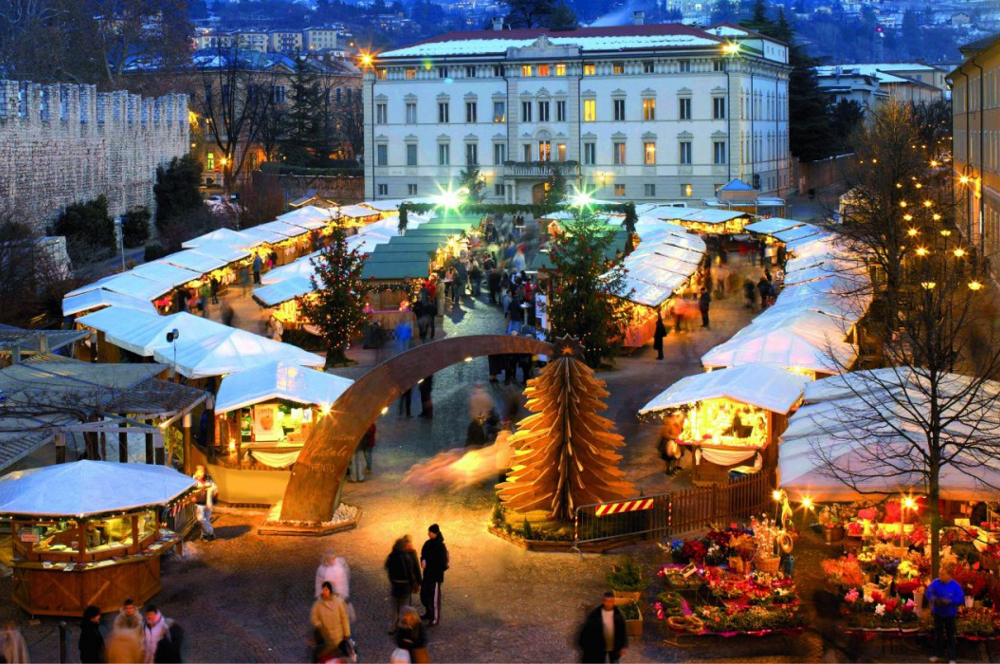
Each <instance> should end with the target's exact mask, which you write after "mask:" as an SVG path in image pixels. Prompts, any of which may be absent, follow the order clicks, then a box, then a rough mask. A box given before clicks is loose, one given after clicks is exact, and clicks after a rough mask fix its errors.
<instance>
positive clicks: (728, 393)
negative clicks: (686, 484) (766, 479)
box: [639, 364, 807, 486]
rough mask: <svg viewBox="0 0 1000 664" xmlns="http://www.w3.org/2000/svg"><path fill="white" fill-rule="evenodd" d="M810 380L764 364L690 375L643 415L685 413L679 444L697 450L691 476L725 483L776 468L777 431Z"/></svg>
mask: <svg viewBox="0 0 1000 664" xmlns="http://www.w3.org/2000/svg"><path fill="white" fill-rule="evenodd" d="M806 382H807V379H806V377H805V376H803V375H801V374H796V373H793V372H790V371H786V370H784V369H782V368H780V367H775V366H771V365H766V364H744V365H740V366H736V367H732V368H729V369H722V370H720V371H711V372H709V373H704V374H696V375H694V376H688V377H687V378H683V379H681V380H679V381H678V382H676V383H674V385H672V386H671V387H669V388H668V389H666V390H665V391H663V392H662V393H660V394H659V395H658V396H656V397H655V398H654V399H653V400H652V401H650V402H649V403H647V404H646V405H645V406H644V407H643V408H642V409H641V410H640V411H639V416H640V417H647V416H653V415H655V416H658V417H666V416H668V415H670V414H673V413H678V412H679V413H682V414H683V417H684V419H683V425H682V430H681V432H680V435H679V436H678V437H677V443H678V444H680V445H681V446H682V447H687V448H689V449H691V451H692V454H693V455H694V464H693V466H692V480H693V482H694V483H695V484H696V485H699V486H705V485H711V484H718V483H720V482H725V481H727V480H728V478H729V473H730V472H732V471H736V472H742V473H745V474H750V473H755V472H757V471H759V470H761V469H773V468H774V467H775V466H776V464H777V441H778V436H779V435H780V434H781V433H782V432H783V431H784V429H785V425H786V423H787V418H788V415H789V413H790V412H792V411H793V410H794V409H795V408H796V406H797V405H798V403H799V402H800V401H801V398H802V392H803V390H804V389H805V384H806Z"/></svg>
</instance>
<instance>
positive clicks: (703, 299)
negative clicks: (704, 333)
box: [698, 288, 712, 330]
mask: <svg viewBox="0 0 1000 664" xmlns="http://www.w3.org/2000/svg"><path fill="white" fill-rule="evenodd" d="M711 304H712V295H711V294H710V293H709V292H708V289H707V288H702V289H701V296H700V297H699V298H698V311H700V312H701V326H702V327H703V328H705V329H706V330H708V329H711V328H709V326H708V308H709V306H711Z"/></svg>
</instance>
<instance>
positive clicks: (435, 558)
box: [420, 523, 448, 625]
mask: <svg viewBox="0 0 1000 664" xmlns="http://www.w3.org/2000/svg"><path fill="white" fill-rule="evenodd" d="M420 565H421V567H422V568H423V570H424V581H423V585H422V586H421V587H420V603H421V604H423V605H424V609H425V610H426V613H425V614H424V615H423V616H421V617H422V618H423V619H424V620H426V621H427V622H429V623H430V624H431V625H437V624H438V623H439V622H440V621H441V585H442V584H443V583H444V573H445V571H446V570H447V569H448V547H446V546H445V545H444V535H442V534H441V528H439V527H438V525H437V524H436V523H433V524H431V527H430V528H428V529H427V541H426V542H424V546H423V548H421V549H420Z"/></svg>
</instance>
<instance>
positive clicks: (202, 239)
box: [181, 228, 266, 249]
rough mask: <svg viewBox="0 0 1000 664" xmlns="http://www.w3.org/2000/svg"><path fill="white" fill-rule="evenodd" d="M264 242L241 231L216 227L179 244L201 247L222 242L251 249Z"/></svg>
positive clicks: (187, 247) (186, 247)
mask: <svg viewBox="0 0 1000 664" xmlns="http://www.w3.org/2000/svg"><path fill="white" fill-rule="evenodd" d="M265 242H266V240H262V239H259V238H254V237H252V236H249V235H247V234H246V233H244V232H243V231H234V230H232V229H229V228H217V229H215V230H214V231H209V232H208V233H205V234H204V235H199V236H198V237H195V238H191V239H190V240H188V241H186V242H184V243H183V244H181V246H182V247H184V248H185V249H194V248H195V247H201V246H203V245H207V244H215V243H222V244H227V245H231V246H234V247H240V248H242V249H252V248H254V247H256V246H259V245H262V244H264V243H265Z"/></svg>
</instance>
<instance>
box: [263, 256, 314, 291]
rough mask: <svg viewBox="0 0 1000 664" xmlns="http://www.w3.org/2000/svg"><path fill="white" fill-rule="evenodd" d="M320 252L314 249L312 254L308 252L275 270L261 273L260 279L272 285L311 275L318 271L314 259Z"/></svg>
mask: <svg viewBox="0 0 1000 664" xmlns="http://www.w3.org/2000/svg"><path fill="white" fill-rule="evenodd" d="M320 253H322V252H320V251H314V252H313V253H311V254H307V255H305V256H302V257H301V258H299V259H297V260H295V261H292V262H291V263H289V264H288V265H282V266H281V267H276V268H274V269H273V270H271V271H269V272H265V273H264V274H262V275H260V280H261V281H262V282H263V283H264V284H266V285H271V284H276V283H278V282H280V281H284V280H285V279H291V278H293V277H309V276H310V275H312V274H314V273H315V272H316V268H314V267H313V265H312V259H313V258H316V257H317V256H319V255H320Z"/></svg>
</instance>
